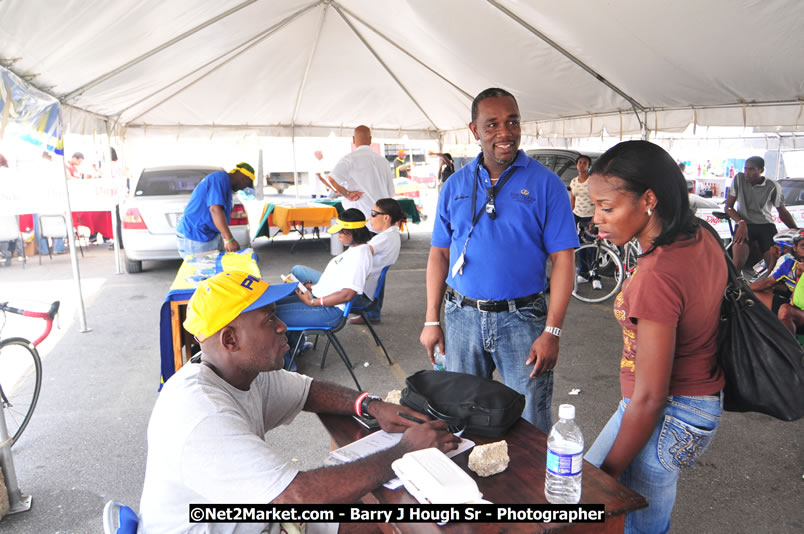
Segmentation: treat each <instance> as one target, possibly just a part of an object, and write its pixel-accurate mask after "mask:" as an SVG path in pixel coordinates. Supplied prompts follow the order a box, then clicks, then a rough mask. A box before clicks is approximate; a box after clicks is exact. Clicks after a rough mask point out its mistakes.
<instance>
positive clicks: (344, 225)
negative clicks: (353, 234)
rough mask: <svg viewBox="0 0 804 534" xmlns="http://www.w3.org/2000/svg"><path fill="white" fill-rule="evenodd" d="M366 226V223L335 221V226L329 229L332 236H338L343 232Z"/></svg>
mask: <svg viewBox="0 0 804 534" xmlns="http://www.w3.org/2000/svg"><path fill="white" fill-rule="evenodd" d="M365 226H366V221H342V220H340V219H335V224H333V225H332V226H330V227H329V228H327V232H329V233H330V234H337V233H338V232H340V231H341V230H357V229H358V228H363V227H365Z"/></svg>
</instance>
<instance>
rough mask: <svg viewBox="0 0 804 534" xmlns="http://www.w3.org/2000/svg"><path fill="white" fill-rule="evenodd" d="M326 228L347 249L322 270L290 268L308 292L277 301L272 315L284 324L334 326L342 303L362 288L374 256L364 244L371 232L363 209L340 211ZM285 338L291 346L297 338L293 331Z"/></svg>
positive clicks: (339, 317)
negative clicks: (321, 271) (333, 222)
mask: <svg viewBox="0 0 804 534" xmlns="http://www.w3.org/2000/svg"><path fill="white" fill-rule="evenodd" d="M327 231H328V232H329V233H330V234H337V239H340V241H341V243H343V245H344V246H345V247H349V248H347V249H346V251H344V252H343V254H340V255H338V256H335V257H334V258H332V259H331V260H330V261H329V263H328V264H327V267H326V269H324V272H323V273H319V272H318V271H316V270H314V269H310V268H309V267H304V266H300V265H297V266H295V267H294V268H293V269H291V271H290V272H291V273H293V275H294V276H296V278H298V279H299V281H300V282H302V284H304V286H305V287H306V288H307V289H308V291H306V292H304V293H302V292H301V291H296V293H295V294H293V295H290V296H288V297H285V298H283V299H282V300H280V301H279V302H278V303H277V306H276V314H277V316H279V318H280V319H282V321H284V323H285V324H287V325H288V326H311V327H313V326H319V327H320V326H335V325H336V324H338V321H340V320H341V317H342V316H343V310H344V308H345V306H346V303H347V302H349V301H351V300H352V299H353V298H354V297H355V295H360V294H361V293H363V291H364V289H365V285H366V280H367V279H368V277H369V274H370V273H371V266H372V263H373V256H374V255H373V254H372V252H371V248H370V247H369V246H368V244H367V243H368V241H369V239H371V232H369V230H368V228H366V218H365V216H363V212H361V211H360V210H359V209H356V208H351V209H348V210H344V211H343V212H342V213H341V214H340V215H338V219H337V222H336V223H335V224H334V225H332V226H331V227H330V228H329V230H327ZM333 238H334V237H333ZM288 338H289V339H290V344H291V347H293V346H295V344H296V343H297V342H298V339H299V337H298V334H297V333H295V332H290V334H289V335H288Z"/></svg>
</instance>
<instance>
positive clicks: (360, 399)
mask: <svg viewBox="0 0 804 534" xmlns="http://www.w3.org/2000/svg"><path fill="white" fill-rule="evenodd" d="M366 397H368V392H366V393H361V394H360V395H359V396H358V397H357V400H356V401H355V413H356V414H357V416H358V417H363V412H362V411H361V410H360V404H362V402H363V399H365V398H366Z"/></svg>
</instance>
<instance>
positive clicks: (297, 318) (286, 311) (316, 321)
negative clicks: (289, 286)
mask: <svg viewBox="0 0 804 534" xmlns="http://www.w3.org/2000/svg"><path fill="white" fill-rule="evenodd" d="M293 274H296V273H293ZM296 276H297V277H298V275H296ZM299 280H302V279H301V278H299ZM302 281H303V280H302ZM276 316H277V317H279V319H281V320H282V322H283V323H285V324H286V325H288V326H289V327H290V326H308V327H310V328H313V327H332V326H335V325H336V324H338V321H340V320H341V317H343V310H341V309H340V308H338V307H336V306H308V305H307V304H305V303H303V302H302V301H301V300H299V297H298V296H297V295H296V293H291V294H290V295H288V296H287V297H285V298H283V299H281V300H278V301H277V303H276ZM287 336H288V344H289V345H290V349H291V350H293V347H295V346H296V344H297V343H298V342H299V336H301V332H300V331H295V332H292V331H288V333H287ZM299 348H300V349H301V347H299Z"/></svg>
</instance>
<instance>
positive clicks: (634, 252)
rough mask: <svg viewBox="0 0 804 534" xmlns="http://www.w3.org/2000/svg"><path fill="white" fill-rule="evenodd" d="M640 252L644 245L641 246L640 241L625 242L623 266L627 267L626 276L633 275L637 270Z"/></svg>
mask: <svg viewBox="0 0 804 534" xmlns="http://www.w3.org/2000/svg"><path fill="white" fill-rule="evenodd" d="M640 254H642V247H640V246H639V242H637V241H629V242H628V243H626V244H625V254H624V256H625V257H624V258H623V267H624V268H625V276H626V277H629V276H631V275H632V274H634V271H636V267H637V260H638V259H639V255H640Z"/></svg>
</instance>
